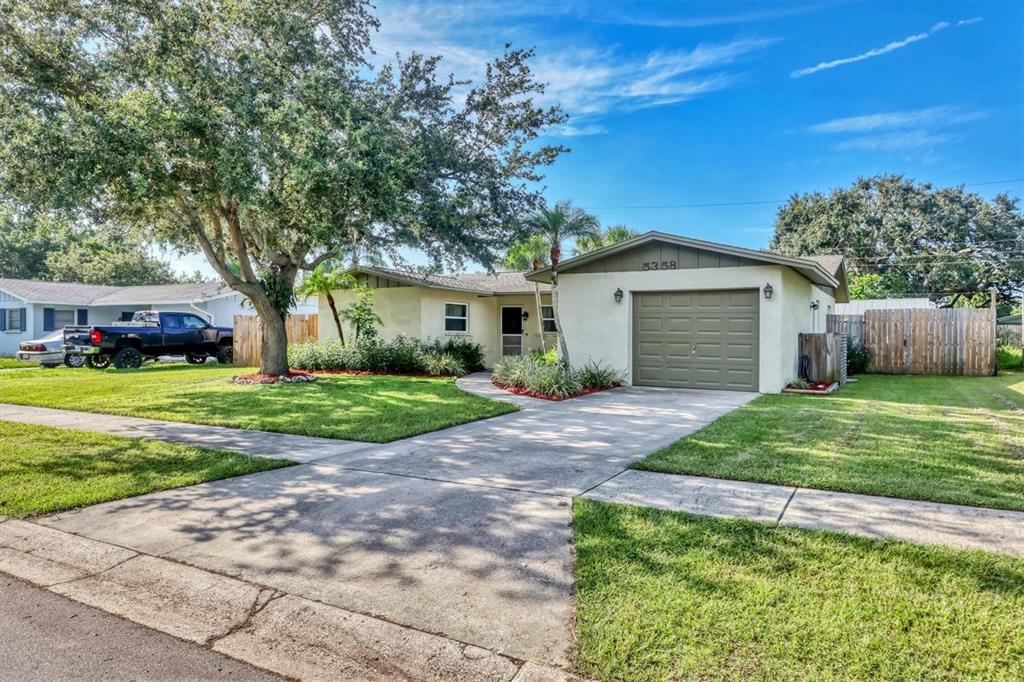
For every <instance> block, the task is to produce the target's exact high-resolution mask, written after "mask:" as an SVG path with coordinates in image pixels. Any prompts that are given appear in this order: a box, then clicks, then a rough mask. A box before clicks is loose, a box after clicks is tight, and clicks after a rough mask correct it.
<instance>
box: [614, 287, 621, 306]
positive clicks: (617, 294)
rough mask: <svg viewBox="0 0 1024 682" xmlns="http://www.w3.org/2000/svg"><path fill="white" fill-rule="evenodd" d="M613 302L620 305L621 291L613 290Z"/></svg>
mask: <svg viewBox="0 0 1024 682" xmlns="http://www.w3.org/2000/svg"><path fill="white" fill-rule="evenodd" d="M615 302H616V303H622V289H616V290H615Z"/></svg>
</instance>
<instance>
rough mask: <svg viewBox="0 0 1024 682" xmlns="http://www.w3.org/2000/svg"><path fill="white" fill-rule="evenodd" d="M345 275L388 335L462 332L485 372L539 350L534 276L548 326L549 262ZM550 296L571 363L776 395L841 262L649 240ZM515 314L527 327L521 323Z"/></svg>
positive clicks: (816, 322) (616, 251) (840, 289)
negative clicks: (478, 350) (358, 286)
mask: <svg viewBox="0 0 1024 682" xmlns="http://www.w3.org/2000/svg"><path fill="white" fill-rule="evenodd" d="M349 272H350V273H352V274H354V275H356V276H357V277H358V278H359V279H360V280H362V281H364V282H367V283H368V284H370V285H371V286H372V287H374V288H375V294H376V296H375V299H374V307H375V310H376V312H377V314H378V315H380V317H381V319H382V321H383V328H382V335H383V336H384V337H385V338H392V337H394V336H397V335H399V334H404V335H407V336H414V337H419V338H445V337H447V336H452V335H467V336H470V337H472V338H473V339H474V340H475V341H477V342H479V343H481V344H483V346H484V348H485V350H486V355H487V363H488V364H489V365H493V364H494V363H495V362H496V361H497V360H498V359H499V358H500V357H501V356H502V355H509V354H513V355H518V354H519V353H522V352H524V351H526V350H532V349H535V348H537V347H539V342H538V339H537V332H536V329H537V327H536V323H535V321H536V317H535V315H536V310H535V304H534V296H533V282H535V281H536V282H540V283H541V286H542V287H543V290H542V291H543V294H542V296H543V304H542V305H543V308H544V311H543V312H544V320H545V322H544V324H545V327H546V329H547V330H549V332H550V331H554V320H553V316H552V313H551V309H550V289H549V282H550V278H551V272H550V269H549V268H545V269H542V270H537V271H535V272H532V273H520V272H503V273H497V274H494V275H485V274H461V275H448V276H426V275H421V274H418V273H410V272H404V271H399V270H389V269H383V268H370V267H361V268H356V269H353V270H350V271H349ZM335 298H336V301H337V305H338V308H339V309H341V308H344V307H345V306H347V305H349V304H350V303H351V302H352V300H353V299H352V295H351V293H350V292H344V291H339V292H335ZM559 299H560V304H561V309H560V311H559V312H560V316H561V319H562V325H563V327H564V331H565V338H566V343H567V344H568V348H569V353H570V356H571V359H572V362H573V364H575V365H581V364H583V363H585V362H588V361H594V362H599V363H601V364H604V365H609V366H611V367H614V368H615V369H618V370H620V371H622V373H623V376H624V378H625V380H626V382H627V383H633V384H637V385H644V386H668V387H678V388H721V389H734V390H746V391H761V392H762V393H774V392H777V391H780V390H781V389H782V388H783V387H784V386H785V385H786V384H787V383H788V382H789V381H791V380H793V379H794V378H795V377H797V376H798V369H797V368H798V359H797V342H798V335H799V334H800V333H801V332H822V331H824V330H825V316H826V315H827V314H829V313H831V312H832V311H833V308H834V305H835V303H836V302H837V301H839V302H844V303H845V302H846V301H848V300H849V294H848V292H847V285H846V269H845V266H844V263H843V259H842V257H840V256H819V257H813V258H790V257H786V256H777V255H775V254H771V253H767V252H764V251H754V250H751V249H743V248H739V247H734V246H726V245H724V244H714V243H711V242H705V241H698V240H695V239H687V238H685V237H678V236H676V235H671V234H663V233H659V232H648V233H646V234H643V235H640V236H638V237H634V238H633V239H629V240H626V241H623V242H619V243H618V244H614V245H612V246H607V247H604V248H602V249H598V250H597V251H593V252H591V253H587V254H584V255H581V256H576V257H575V258H570V259H568V260H566V261H563V262H562V263H561V265H560V266H559ZM523 313H526V314H527V315H528V319H527V321H526V322H525V323H523V324H522V325H519V324H518V323H517V321H518V320H521V319H522V314H523ZM319 324H320V338H321V339H334V338H337V332H336V331H335V329H334V322H333V320H332V319H331V315H330V310H329V309H328V307H327V304H326V302H325V300H324V299H323V298H322V297H321V300H320V318H319ZM349 333H350V332H349V331H346V334H349ZM347 338H351V337H347ZM550 341H551V342H553V341H554V334H551V335H550ZM552 346H553V343H552V344H549V347H552Z"/></svg>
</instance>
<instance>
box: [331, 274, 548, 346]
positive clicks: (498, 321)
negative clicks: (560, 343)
mask: <svg viewBox="0 0 1024 682" xmlns="http://www.w3.org/2000/svg"><path fill="white" fill-rule="evenodd" d="M345 272H346V273H347V274H350V275H352V276H353V277H355V279H356V280H357V281H359V282H362V283H364V284H368V285H369V286H371V287H373V289H374V299H373V308H374V312H376V313H377V315H379V316H380V318H381V321H382V323H383V324H382V326H381V330H380V335H381V336H382V337H383V338H385V339H393V338H395V337H396V336H408V337H413V338H419V339H425V340H429V339H440V340H442V341H443V340H445V339H447V338H453V337H455V338H467V339H471V340H472V341H474V342H476V343H479V344H480V345H481V346H483V348H484V354H485V359H484V361H485V363H486V364H487V365H488V366H490V365H493V364H494V363H496V362H497V361H498V360H499V359H501V356H502V355H522V354H523V353H528V352H530V351H534V350H539V349H540V348H541V346H542V343H541V336H542V332H541V329H543V330H544V332H543V336H544V340H545V343H546V344H547V347H548V348H551V347H552V344H553V343H554V342H555V334H554V331H555V321H554V312H553V308H552V307H551V292H550V289H551V288H550V286H549V285H547V284H534V283H532V282H528V281H526V278H525V277H524V273H522V272H495V273H490V274H488V273H462V274H457V275H425V274H422V273H419V272H410V271H405V270H395V269H391V268H378V267H370V266H359V267H355V268H349V269H348V270H346V271H345ZM538 288H539V289H540V296H541V306H540V311H538V310H537V295H536V289H538ZM332 296H333V298H334V300H335V305H336V306H337V308H338V310H339V311H341V310H343V309H344V308H347V307H348V306H349V305H351V304H352V303H353V302H354V300H355V297H354V294H353V293H352V292H351V291H335V292H333V294H332ZM317 322H318V325H319V329H318V334H319V339H320V340H321V341H331V340H334V341H336V340H337V339H338V330H337V326H336V325H335V322H334V318H333V317H332V315H331V309H330V307H329V306H328V305H327V299H326V297H325V296H321V297H320V303H319V317H318V321H317ZM342 328H343V329H344V331H345V338H346V340H351V339H352V338H353V335H354V332H353V329H352V327H351V325H349V324H348V323H347V322H344V321H343V323H342Z"/></svg>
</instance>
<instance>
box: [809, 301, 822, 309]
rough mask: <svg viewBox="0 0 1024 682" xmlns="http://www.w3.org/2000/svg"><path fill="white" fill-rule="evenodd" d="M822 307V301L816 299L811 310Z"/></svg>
mask: <svg viewBox="0 0 1024 682" xmlns="http://www.w3.org/2000/svg"><path fill="white" fill-rule="evenodd" d="M820 307H821V303H820V302H819V301H814V302H813V303H811V310H817V309H818V308H820Z"/></svg>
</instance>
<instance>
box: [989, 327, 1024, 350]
mask: <svg viewBox="0 0 1024 682" xmlns="http://www.w3.org/2000/svg"><path fill="white" fill-rule="evenodd" d="M996 338H998V339H999V345H1001V346H1024V334H1022V333H1021V330H1020V325H1019V324H1000V325H997V326H996Z"/></svg>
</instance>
